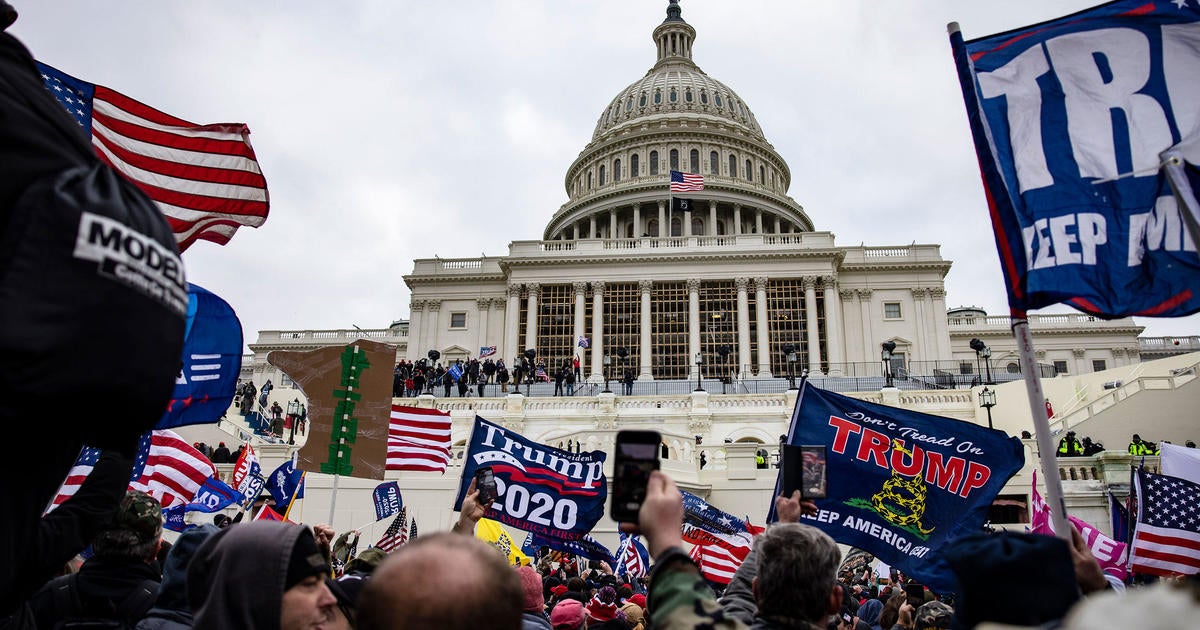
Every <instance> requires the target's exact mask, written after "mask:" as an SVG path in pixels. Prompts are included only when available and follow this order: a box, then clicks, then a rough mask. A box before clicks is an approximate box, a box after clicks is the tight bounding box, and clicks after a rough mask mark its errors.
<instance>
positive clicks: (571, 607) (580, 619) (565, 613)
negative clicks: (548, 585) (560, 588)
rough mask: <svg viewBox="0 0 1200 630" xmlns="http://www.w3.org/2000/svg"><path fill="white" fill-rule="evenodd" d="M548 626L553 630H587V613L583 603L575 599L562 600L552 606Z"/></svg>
mask: <svg viewBox="0 0 1200 630" xmlns="http://www.w3.org/2000/svg"><path fill="white" fill-rule="evenodd" d="M550 626H551V627H553V628H554V630H587V627H588V624H587V611H586V610H584V608H583V602H580V601H579V600H577V599H564V600H562V601H561V602H558V603H557V604H555V605H554V610H552V611H550Z"/></svg>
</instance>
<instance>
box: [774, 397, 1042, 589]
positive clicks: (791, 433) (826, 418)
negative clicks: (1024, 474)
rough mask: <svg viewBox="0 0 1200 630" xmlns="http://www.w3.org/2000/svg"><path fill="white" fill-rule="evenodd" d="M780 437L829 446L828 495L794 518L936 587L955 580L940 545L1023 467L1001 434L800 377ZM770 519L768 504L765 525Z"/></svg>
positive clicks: (1017, 444)
mask: <svg viewBox="0 0 1200 630" xmlns="http://www.w3.org/2000/svg"><path fill="white" fill-rule="evenodd" d="M787 443H788V444H793V445H825V446H826V447H828V460H827V462H826V478H827V481H828V498H825V499H817V500H816V501H815V503H816V504H817V507H818V508H819V509H820V511H819V512H818V513H817V515H816V516H805V517H803V518H802V519H801V522H803V523H807V524H809V525H812V526H814V527H817V528H819V529H820V530H822V531H824V532H825V533H826V534H829V536H830V537H831V538H833V539H834V540H836V541H837V542H839V543H842V544H844V545H849V546H852V547H857V548H859V549H862V550H864V551H867V552H868V553H871V554H873V555H874V556H875V557H877V558H879V559H880V560H882V561H883V562H885V563H887V564H889V565H891V566H893V567H896V568H897V569H899V570H900V571H902V572H903V573H904V574H905V575H910V576H913V577H915V578H917V580H919V581H920V582H922V583H924V584H926V585H928V586H929V588H931V589H932V590H933V591H934V592H942V593H946V592H953V591H954V590H955V581H954V575H953V573H952V572H951V571H950V567H949V565H947V564H946V562H945V561H944V560H943V559H941V557H940V555H939V552H938V550H939V549H942V548H944V547H945V545H946V544H947V543H949V542H950V541H953V540H955V539H957V538H959V537H960V536H963V535H965V534H973V533H978V532H979V531H981V530H982V527H983V524H984V523H985V522H986V520H987V510H988V507H989V506H990V505H991V504H992V500H993V499H994V498H995V497H996V495H997V494H998V493H999V492H1000V490H1001V489H1002V488H1003V487H1004V484H1005V483H1007V482H1008V480H1009V478H1011V477H1012V476H1013V475H1014V474H1016V472H1017V471H1018V470H1020V469H1021V467H1022V466H1023V465H1024V463H1025V455H1024V452H1023V450H1022V446H1021V441H1020V440H1018V439H1017V438H1014V437H1009V436H1008V435H1006V434H1005V433H1004V432H1002V431H996V430H994V429H988V428H986V427H980V426H976V425H974V424H971V423H969V422H963V421H961V420H953V419H950V418H943V417H940V416H933V415H929V414H924V413H919V412H916V411H908V410H906V409H899V408H896V407H888V406H885V405H878V404H875V403H869V402H864V401H861V400H857V399H854V398H850V397H848V396H843V395H841V394H837V393H834V392H830V391H825V390H822V389H819V388H817V387H813V386H812V385H811V384H809V383H808V382H807V380H806V381H805V382H804V383H803V386H802V388H801V390H800V396H799V397H798V398H797V400H796V410H795V412H794V413H793V414H792V423H791V427H790V428H789V429H788V437H787ZM780 481H781V480H779V479H777V480H776V482H775V495H776V496H778V495H779V494H780V493H781V489H780ZM775 520H776V515H775V502H774V501H771V508H770V515H769V517H768V521H771V522H774V521H775Z"/></svg>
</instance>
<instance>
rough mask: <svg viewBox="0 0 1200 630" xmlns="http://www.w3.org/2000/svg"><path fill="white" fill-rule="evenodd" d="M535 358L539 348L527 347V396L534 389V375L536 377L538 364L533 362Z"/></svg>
mask: <svg viewBox="0 0 1200 630" xmlns="http://www.w3.org/2000/svg"><path fill="white" fill-rule="evenodd" d="M535 358H537V350H534V349H533V348H526V349H525V395H526V396H531V395H532V394H531V393H530V392H531V391H532V390H533V377H534V372H535V371H536V370H537V366H536V365H534V363H533V360H534V359H535ZM518 387H519V385H518Z"/></svg>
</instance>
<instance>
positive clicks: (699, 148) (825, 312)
mask: <svg viewBox="0 0 1200 630" xmlns="http://www.w3.org/2000/svg"><path fill="white" fill-rule="evenodd" d="M651 40H652V42H653V52H654V59H653V65H652V66H651V67H650V69H649V70H648V71H647V72H646V73H645V74H644V75H643V76H641V77H640V78H638V79H637V80H635V81H633V82H632V83H630V84H629V85H628V86H627V87H625V88H623V89H621V90H620V91H619V92H618V93H617V94H616V95H615V96H614V97H613V99H612V100H611V101H610V102H608V103H607V104H605V105H604V106H603V108H602V109H600V112H599V116H598V118H597V121H596V127H595V131H594V133H593V134H592V138H591V140H590V141H589V142H588V144H587V145H586V146H585V147H583V150H582V151H581V152H580V153H579V156H578V157H577V158H576V159H575V161H574V162H573V163H572V164H570V165H569V166H568V167H567V171H566V174H565V176H564V185H565V190H566V196H567V201H566V202H565V203H564V204H563V205H562V206H560V207H559V208H558V209H556V210H555V211H554V212H553V213H552V214H551V216H550V218H549V221H547V223H546V226H545V229H544V231H543V233H542V234H541V236H540V238H539V239H537V240H523V241H514V242H512V243H511V244H510V245H509V249H508V255H506V256H498V257H490V256H483V257H479V258H440V257H436V258H433V259H419V260H416V261H414V264H413V270H412V272H411V273H409V274H407V275H406V276H404V281H405V283H406V284H407V286H408V288H409V289H410V291H411V294H412V301H411V314H410V316H409V318H408V319H407V320H403V319H402V320H399V321H396V322H395V323H393V324H392V325H391V326H389V327H387V328H382V329H376V330H358V329H353V330H320V331H318V330H287V331H260V332H259V336H258V340H257V343H254V344H251V345H250V348H251V350H252V351H253V356H252V357H251V356H249V355H248V356H247V357H246V359H245V360H244V362H243V376H244V378H250V379H253V381H254V382H255V384H256V385H257V386H259V387H260V388H261V386H262V384H263V383H264V382H265V381H266V380H268V379H270V380H271V381H272V383H273V384H274V385H275V389H273V390H272V392H271V394H270V396H271V400H278V401H279V402H280V404H281V405H284V406H286V403H287V402H288V401H291V400H293V399H294V398H296V397H300V398H303V393H302V392H299V391H298V390H296V389H293V388H292V386H291V380H290V379H289V378H288V377H287V376H286V375H285V374H282V373H281V372H279V370H278V369H277V368H275V367H274V366H272V365H270V364H269V363H268V362H267V360H266V357H267V354H268V353H269V352H271V351H272V350H306V349H315V348H318V347H321V346H329V345H344V344H347V343H351V342H352V341H354V340H355V339H358V338H368V339H371V340H373V341H380V342H384V343H389V344H394V345H395V346H396V347H397V353H396V356H397V358H398V359H408V360H416V359H421V358H424V357H426V356H427V355H428V353H429V351H431V350H436V351H437V352H438V353H440V359H439V361H440V362H441V363H443V364H444V365H446V364H448V363H450V362H453V361H455V360H456V359H464V360H466V359H469V358H472V357H475V356H477V355H478V353H479V350H480V348H481V347H486V346H493V345H494V346H496V347H497V356H494V357H492V358H493V359H504V361H505V363H506V364H507V365H508V366H509V367H510V369H511V367H513V366H514V364H515V363H516V362H517V361H519V357H521V356H522V355H523V354H524V353H525V351H526V350H533V351H535V352H536V355H537V357H538V359H539V360H542V359H544V360H545V361H546V363H547V364H548V366H549V367H550V368H551V369H553V368H556V367H557V366H560V365H561V364H562V363H563V361H570V360H571V358H572V357H575V356H578V357H579V359H580V363H581V371H582V375H583V380H584V381H585V382H584V383H580V384H578V385H577V386H576V391H575V394H574V395H572V396H552V395H551V394H552V391H553V383H545V382H537V383H523V384H522V385H521V386H520V388H519V392H520V393H515V392H516V391H518V389H517V387H516V386H515V385H513V384H510V385H509V387H508V391H507V392H501V391H500V390H499V387H498V386H497V385H495V384H490V385H488V386H487V387H486V388H485V392H484V396H482V397H479V396H476V395H475V393H476V392H475V391H474V388H472V396H470V397H466V398H459V397H457V395H455V397H451V398H445V397H442V396H441V393H442V390H441V388H440V387H439V388H436V389H435V393H436V394H438V396H436V397H434V396H428V395H427V396H421V397H419V398H417V399H396V400H395V401H394V402H396V403H397V404H406V405H416V406H425V407H435V408H438V409H441V410H445V411H450V412H451V413H452V416H453V418H454V430H453V440H454V444H455V447H456V454H457V456H458V457H459V458H461V456H462V448H463V445H464V444H465V443H466V441H467V440H468V439H469V437H470V436H469V433H470V430H471V427H472V423H473V421H474V418H475V416H476V415H480V416H482V417H484V418H486V419H488V420H491V421H493V422H497V423H500V424H503V425H505V426H506V427H508V428H510V429H513V430H515V431H517V432H519V433H521V434H523V435H525V436H526V437H529V438H531V439H534V440H537V441H539V442H543V443H546V444H552V445H556V446H564V445H566V443H567V442H568V441H570V442H571V443H577V442H581V443H582V448H583V449H584V450H592V449H602V450H607V451H609V452H611V447H612V443H613V439H614V436H615V433H616V431H617V430H618V429H620V428H653V429H655V430H658V431H660V432H661V433H662V434H663V438H664V443H665V447H666V453H667V456H666V457H665V458H664V460H663V462H662V467H663V469H664V470H665V471H666V472H668V473H670V474H671V475H672V476H673V477H674V478H675V479H676V480H677V481H678V482H679V483H680V485H681V487H683V488H685V489H687V490H689V491H691V492H694V493H696V494H699V495H701V496H704V497H707V498H708V500H709V501H710V502H712V503H713V504H714V505H716V506H717V507H720V508H722V509H724V510H726V511H728V512H730V513H733V514H737V515H749V516H750V517H751V518H752V520H754V521H756V522H759V523H761V521H762V520H763V518H764V516H765V513H766V509H767V505H768V502H769V500H770V495H771V492H772V489H773V487H774V482H775V476H776V473H777V470H776V469H775V468H774V467H773V462H774V461H776V457H777V450H778V439H779V436H780V435H781V434H783V433H785V432H786V430H787V427H788V423H789V421H790V418H791V413H792V410H793V408H794V406H795V400H796V394H797V391H796V389H793V388H792V386H793V385H795V384H797V381H798V380H799V378H800V377H801V376H802V375H805V374H806V375H807V377H808V379H809V382H810V383H812V384H814V385H816V386H818V387H823V388H826V389H831V390H835V391H839V392H843V393H846V394H848V395H851V396H855V397H857V398H860V399H864V400H869V401H872V402H877V403H883V404H887V405H892V406H898V407H904V408H909V409H916V410H920V411H923V412H926V413H933V414H938V415H942V416H947V417H951V418H956V419H960V420H965V421H969V422H974V423H978V424H982V425H984V426H986V425H987V424H988V423H991V424H993V425H994V426H995V427H996V428H997V429H1001V430H1004V431H1006V432H1008V433H1009V434H1011V435H1015V436H1020V435H1021V434H1022V432H1023V431H1032V430H1033V427H1032V424H1031V422H1030V418H1029V403H1028V401H1027V397H1026V393H1025V387H1024V383H1023V382H1022V381H1021V374H1020V371H1021V368H1020V365H1019V362H1018V359H1017V352H1016V345H1015V341H1014V340H1013V338H1012V335H1011V333H1010V329H1009V319H1008V317H1006V316H992V315H988V314H987V313H985V312H984V311H982V310H980V309H977V308H974V307H963V308H951V309H948V308H947V301H946V290H945V278H946V275H947V274H948V273H949V272H950V269H951V261H948V260H945V259H943V258H942V256H941V254H940V252H939V246H938V245H937V244H905V245H872V246H865V245H860V246H848V247H847V246H839V245H837V244H836V243H835V237H834V235H833V234H832V233H830V232H825V231H819V230H817V229H816V224H815V223H814V221H813V219H812V218H811V217H810V216H809V213H808V211H807V210H806V209H805V208H804V207H803V206H801V205H800V203H798V202H797V201H796V200H795V199H793V198H792V197H790V196H789V195H788V190H789V187H790V185H791V179H792V175H791V171H790V169H789V168H788V164H787V162H786V161H785V160H784V158H783V157H782V156H781V155H779V154H778V153H777V152H776V150H775V148H774V147H773V146H772V144H771V143H770V141H769V140H768V139H767V137H766V135H765V134H764V132H763V128H762V127H761V126H760V125H759V121H758V120H757V119H756V118H755V116H754V114H753V112H752V111H751V109H750V106H749V105H748V104H747V103H746V102H745V101H744V100H742V98H741V97H740V96H738V94H737V93H735V92H734V91H733V90H731V89H730V88H729V87H728V86H726V85H725V84H724V83H722V82H720V81H718V80H716V79H714V78H713V77H710V76H709V75H708V74H706V73H705V72H704V71H703V70H701V69H700V67H699V66H698V65H696V62H695V61H694V59H693V47H694V44H695V42H696V29H695V28H694V27H693V26H692V25H690V24H688V23H687V22H686V21H684V19H683V17H682V15H681V11H680V7H679V5H678V3H677V2H676V1H675V0H672V1H671V2H670V3H669V4H668V7H667V11H666V19H665V20H664V21H663V22H662V23H661V24H658V25H657V26H656V27H655V28H654V29H653V32H652V34H651ZM672 170H675V171H682V172H686V173H695V174H700V175H702V176H703V189H702V190H700V191H695V192H686V193H674V197H676V199H675V202H676V203H674V204H673V203H672V193H670V192H669V179H670V177H669V172H670V171H672ZM680 199H686V200H687V203H686V204H683V203H679V202H680ZM673 206H674V207H673ZM680 206H686V207H680ZM1030 327H1031V331H1032V333H1033V336H1034V340H1035V344H1036V350H1037V357H1038V362H1039V366H1038V369H1039V370H1040V373H1041V374H1042V377H1043V379H1044V380H1043V387H1044V389H1045V391H1046V394H1047V396H1048V398H1049V399H1050V400H1051V401H1052V404H1053V407H1054V410H1055V417H1054V418H1053V419H1052V428H1053V429H1054V430H1055V431H1064V430H1065V429H1066V428H1068V427H1069V428H1071V429H1072V430H1074V431H1076V432H1077V433H1078V434H1079V435H1080V436H1081V437H1082V436H1090V437H1092V438H1093V439H1094V440H1096V441H1099V442H1102V443H1104V444H1106V445H1107V448H1108V449H1109V450H1108V452H1106V453H1102V454H1100V455H1097V456H1094V457H1087V458H1071V459H1065V458H1064V459H1063V460H1060V462H1059V465H1060V471H1061V474H1062V477H1063V479H1064V490H1065V492H1066V495H1067V503H1068V509H1069V510H1070V511H1071V513H1072V514H1074V515H1076V516H1079V517H1080V518H1083V519H1084V520H1088V521H1090V522H1093V523H1095V524H1096V525H1098V526H1100V527H1101V528H1103V529H1107V522H1108V519H1107V503H1106V497H1105V491H1106V490H1107V489H1109V488H1110V487H1111V488H1113V489H1114V490H1116V491H1117V492H1119V493H1124V492H1127V488H1128V483H1129V468H1128V466H1129V463H1130V458H1129V456H1127V455H1125V447H1126V444H1127V443H1128V441H1129V437H1130V434H1131V433H1133V432H1139V433H1141V435H1142V436H1143V437H1145V438H1146V439H1148V440H1164V439H1165V440H1170V441H1172V442H1174V443H1177V444H1182V443H1183V442H1184V441H1185V440H1188V439H1193V440H1195V439H1200V427H1198V426H1197V425H1196V422H1195V417H1196V415H1195V409H1196V408H1197V407H1200V385H1197V384H1195V383H1194V382H1193V381H1195V379H1196V376H1197V364H1198V363H1200V354H1198V353H1197V351H1200V337H1196V336H1193V337H1183V338H1140V337H1139V334H1140V333H1141V332H1142V327H1141V326H1138V325H1137V324H1136V323H1135V322H1134V321H1133V320H1132V319H1129V318H1125V319H1117V320H1111V321H1105V320H1100V319H1098V318H1094V317H1091V316H1088V315H1083V314H1061V315H1033V316H1031V320H1030ZM581 338H583V339H586V340H587V345H588V346H589V347H587V348H583V347H580V344H579V340H580V339H581ZM884 344H886V346H887V347H888V348H890V351H888V352H886V353H885V351H884V349H883V348H884V347H885V346H884ZM893 344H894V345H893ZM1189 353H1190V354H1189ZM626 370H632V371H633V372H634V374H635V376H636V381H635V383H634V387H633V391H632V395H624V389H623V387H622V386H621V385H620V384H619V383H618V382H617V381H619V380H620V375H621V374H623V373H624V372H625V371H626ZM889 373H890V378H889ZM610 380H611V387H610ZM455 394H457V392H455ZM1151 410H1152V412H1151ZM228 418H230V419H232V420H227V421H222V422H221V423H220V424H219V425H215V426H207V427H187V428H185V430H184V431H182V432H183V433H185V434H188V435H190V433H189V431H194V432H200V431H205V430H207V431H214V430H215V431H220V432H223V433H224V434H225V435H226V438H228V437H229V436H234V441H236V436H238V435H239V434H241V435H245V433H244V429H245V425H243V424H240V422H239V420H240V419H241V416H240V415H238V414H237V413H236V412H234V411H233V410H231V412H230V413H229V414H228ZM209 439H210V440H212V441H215V439H216V438H209ZM301 439H303V438H301ZM251 441H252V442H253V443H254V444H255V445H256V450H258V451H259V456H260V458H261V459H262V460H263V466H264V469H265V471H266V472H269V471H270V470H271V469H272V468H273V466H274V465H277V464H278V463H279V462H281V461H283V459H285V458H286V457H288V456H289V453H290V448H291V447H289V446H288V445H287V444H267V443H262V441H261V440H260V439H259V438H257V437H255V438H252V440H251ZM1025 444H1026V467H1025V468H1024V469H1023V470H1022V472H1021V473H1019V474H1018V475H1017V476H1015V477H1014V478H1013V479H1012V480H1011V481H1010V483H1009V484H1008V486H1007V487H1006V488H1005V491H1004V492H1003V493H1002V494H1001V496H1000V497H999V498H998V499H997V501H996V504H995V505H994V506H993V509H992V521H993V524H996V525H1005V526H1009V527H1014V528H1018V529H1020V528H1021V527H1023V525H1022V524H1023V523H1026V522H1028V504H1029V491H1030V472H1031V471H1032V470H1033V469H1034V468H1036V467H1037V461H1038V460H1037V454H1036V451H1037V448H1036V443H1035V441H1034V440H1031V439H1026V440H1025ZM759 449H766V450H767V453H768V455H769V459H768V466H767V468H765V469H764V468H760V467H758V466H757V465H756V461H755V455H756V453H757V451H758V450H759ZM702 452H703V454H704V458H705V465H704V466H703V467H701V466H700V456H701V453H702ZM609 461H610V462H611V457H610V458H609ZM455 464H458V465H461V463H460V460H456V461H455ZM219 467H220V468H222V469H223V470H222V472H223V473H224V474H226V475H228V472H229V471H228V470H224V469H226V468H231V466H226V465H222V466H219ZM609 467H611V464H610V465H609ZM458 472H459V469H458V468H456V467H453V466H452V467H451V468H450V469H449V470H448V471H447V473H446V474H445V475H444V476H443V475H439V474H437V473H417V472H403V473H389V477H388V479H395V480H397V481H399V484H400V487H401V490H402V492H403V496H404V503H405V505H407V506H408V508H409V515H410V517H414V516H415V518H416V519H417V520H418V521H419V522H420V527H421V529H422V531H433V530H436V529H446V528H448V527H449V525H450V523H452V522H453V521H452V519H453V518H454V517H455V514H454V513H452V512H451V511H450V507H449V506H450V505H452V503H453V499H454V495H455V492H456V488H457V483H458V478H459V474H458ZM331 479H332V478H330V477H328V476H325V475H316V474H312V475H309V478H308V487H307V490H306V499H305V506H304V509H303V515H302V517H301V518H300V519H293V520H303V521H305V522H313V523H315V522H322V521H329V518H328V517H329V512H330V510H331V508H330V507H329V506H330V502H331V496H330V492H331V490H332V489H333V488H337V497H336V501H335V504H336V508H337V509H336V512H335V513H334V515H333V519H332V523H333V525H334V527H335V528H336V529H338V530H339V531H344V530H346V529H349V528H358V527H360V526H362V525H363V524H364V523H369V522H371V521H372V520H373V519H374V511H373V507H372V503H371V496H370V495H371V490H372V489H373V488H374V487H375V485H376V484H377V483H379V482H378V481H377V480H366V479H354V478H341V479H339V480H338V481H337V483H336V485H335V484H333V483H331ZM387 524H388V522H387V521H383V522H380V523H376V524H374V525H369V526H367V527H366V528H364V529H363V539H364V540H367V541H370V542H373V541H374V540H377V539H378V537H379V535H380V534H381V533H382V531H383V528H385V527H386V526H387ZM513 534H514V536H517V535H520V533H519V532H515V531H513ZM594 534H595V535H597V537H598V538H599V539H600V540H601V541H602V542H605V543H607V544H610V545H615V541H616V534H615V525H614V524H613V523H612V522H610V521H608V520H607V518H605V520H603V521H601V524H600V525H599V526H598V527H597V529H596V531H595V532H594ZM518 540H519V539H518Z"/></svg>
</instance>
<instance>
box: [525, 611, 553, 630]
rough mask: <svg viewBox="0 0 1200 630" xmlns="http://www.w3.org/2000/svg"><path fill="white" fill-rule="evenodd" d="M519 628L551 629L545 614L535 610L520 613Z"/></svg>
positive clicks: (532, 629) (529, 629)
mask: <svg viewBox="0 0 1200 630" xmlns="http://www.w3.org/2000/svg"><path fill="white" fill-rule="evenodd" d="M521 630H551V627H550V620H549V619H547V618H546V615H543V614H541V613H536V612H523V613H521Z"/></svg>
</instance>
